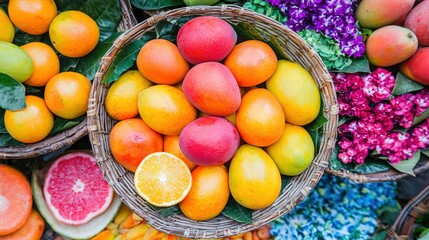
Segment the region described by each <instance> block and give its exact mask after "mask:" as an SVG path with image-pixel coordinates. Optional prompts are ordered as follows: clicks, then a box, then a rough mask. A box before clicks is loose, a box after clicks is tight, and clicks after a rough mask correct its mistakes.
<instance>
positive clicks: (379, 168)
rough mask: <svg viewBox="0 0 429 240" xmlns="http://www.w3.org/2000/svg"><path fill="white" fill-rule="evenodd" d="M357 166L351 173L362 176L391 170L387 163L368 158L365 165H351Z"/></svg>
mask: <svg viewBox="0 0 429 240" xmlns="http://www.w3.org/2000/svg"><path fill="white" fill-rule="evenodd" d="M351 165H355V166H354V167H353V168H351V169H350V171H351V172H355V173H360V174H371V173H378V172H385V171H388V170H389V169H390V166H389V164H388V163H387V162H386V161H381V160H376V159H372V158H370V157H367V158H366V159H365V163H363V164H354V163H353V164H351Z"/></svg>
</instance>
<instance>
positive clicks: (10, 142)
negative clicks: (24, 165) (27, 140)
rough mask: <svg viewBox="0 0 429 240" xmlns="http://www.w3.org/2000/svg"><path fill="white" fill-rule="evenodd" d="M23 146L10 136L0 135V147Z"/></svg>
mask: <svg viewBox="0 0 429 240" xmlns="http://www.w3.org/2000/svg"><path fill="white" fill-rule="evenodd" d="M24 145H25V144H24V143H22V142H20V141H17V140H15V139H14V138H13V137H12V136H11V135H9V134H6V133H1V134H0V147H19V146H24Z"/></svg>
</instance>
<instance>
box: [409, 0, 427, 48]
mask: <svg viewBox="0 0 429 240" xmlns="http://www.w3.org/2000/svg"><path fill="white" fill-rule="evenodd" d="M404 27H406V28H409V29H411V31H413V32H414V33H415V34H416V36H417V39H419V45H420V46H429V0H425V1H423V2H421V3H419V4H418V5H417V6H415V7H414V8H413V9H411V11H410V13H408V15H407V18H406V19H405V22H404Z"/></svg>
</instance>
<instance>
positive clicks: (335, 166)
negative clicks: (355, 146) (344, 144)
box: [329, 146, 342, 171]
mask: <svg viewBox="0 0 429 240" xmlns="http://www.w3.org/2000/svg"><path fill="white" fill-rule="evenodd" d="M339 151H340V147H339V146H335V148H334V149H332V154H331V157H330V158H329V167H330V168H331V169H332V170H334V171H338V170H340V169H341V163H342V162H341V160H340V159H339V158H338V153H339Z"/></svg>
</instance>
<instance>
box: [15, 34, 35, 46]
mask: <svg viewBox="0 0 429 240" xmlns="http://www.w3.org/2000/svg"><path fill="white" fill-rule="evenodd" d="M40 41H42V35H31V34H28V33H25V32H22V31H18V32H17V33H15V37H14V39H13V43H14V44H16V45H18V46H22V45H24V44H27V43H29V42H40Z"/></svg>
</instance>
